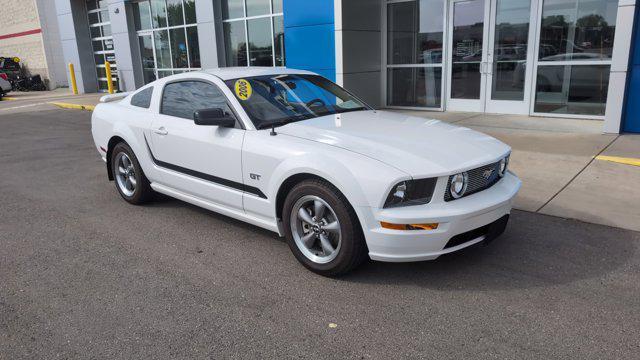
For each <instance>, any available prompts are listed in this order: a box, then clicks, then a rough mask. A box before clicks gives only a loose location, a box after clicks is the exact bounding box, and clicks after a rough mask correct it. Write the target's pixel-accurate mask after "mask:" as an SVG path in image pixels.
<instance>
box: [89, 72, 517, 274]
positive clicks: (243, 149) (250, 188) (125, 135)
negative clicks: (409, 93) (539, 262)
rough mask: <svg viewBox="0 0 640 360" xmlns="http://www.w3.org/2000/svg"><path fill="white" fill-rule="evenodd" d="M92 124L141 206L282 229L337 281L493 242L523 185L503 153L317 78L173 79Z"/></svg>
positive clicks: (116, 98) (112, 105)
mask: <svg viewBox="0 0 640 360" xmlns="http://www.w3.org/2000/svg"><path fill="white" fill-rule="evenodd" d="M91 125H92V134H93V138H94V141H95V144H96V147H97V149H98V151H99V152H100V155H101V156H102V158H103V160H104V161H105V162H106V164H107V173H108V177H109V179H110V180H115V185H116V189H117V190H118V192H119V193H120V195H121V196H122V197H123V198H124V199H125V200H126V201H128V202H129V203H132V204H142V203H144V202H145V201H148V200H149V199H151V198H152V195H153V194H154V192H158V193H163V194H166V195H168V196H171V197H174V198H177V199H180V200H183V201H186V202H189V203H192V204H195V205H198V206H201V207H204V208H207V209H210V210H212V211H215V212H218V213H221V214H224V215H227V216H230V217H233V218H236V219H240V220H243V221H246V222H248V223H251V224H254V225H257V226H260V227H263V228H266V229H269V230H272V231H274V232H277V233H278V234H279V235H280V236H285V237H286V239H287V242H288V244H289V247H290V248H291V251H292V252H293V254H294V255H295V257H296V258H297V259H298V260H299V261H300V262H301V263H302V264H303V265H304V266H306V267H307V268H309V269H310V270H312V271H315V272H317V273H319V274H322V275H326V276H335V275H339V274H343V273H346V272H348V271H350V270H351V269H353V268H355V267H356V266H358V265H359V264H360V263H361V262H362V261H363V260H364V259H365V258H366V256H367V255H368V256H369V257H370V258H371V259H373V260H379V261H392V262H401V261H419V260H430V259H435V258H437V257H438V256H440V255H442V254H446V253H450V252H453V251H456V250H460V249H462V248H465V247H467V246H470V245H473V244H476V243H479V242H483V241H484V242H488V241H490V240H492V239H494V238H495V237H497V236H498V235H500V234H501V233H502V232H503V231H504V229H505V226H506V224H507V220H508V217H509V213H510V211H511V206H512V202H513V198H514V196H515V195H516V193H517V192H518V189H519V188H520V184H521V182H520V180H519V179H518V178H517V177H516V176H515V175H514V174H513V173H511V172H510V171H508V170H507V165H508V163H509V154H510V148H509V147H508V146H507V145H505V144H504V143H502V142H500V141H498V140H496V139H494V138H492V137H490V136H487V135H484V134H481V133H478V132H476V131H473V130H470V129H467V128H463V127H456V126H452V125H449V124H446V123H443V122H440V121H437V120H428V119H423V118H419V117H412V116H407V115H402V114H397V113H392V112H386V111H377V110H373V109H372V108H370V107H369V106H368V105H366V104H365V103H364V102H362V101H361V100H359V99H358V98H356V97H355V96H353V95H352V94H350V93H349V92H348V91H346V90H344V89H343V88H341V87H339V86H338V85H336V84H334V83H332V82H331V81H329V80H327V79H325V78H323V77H321V76H319V75H317V74H314V73H311V72H308V71H300V70H292V69H283V68H246V67H243V68H224V69H215V70H206V71H198V72H190V73H185V74H179V75H174V76H169V77H166V78H162V79H159V80H156V81H154V82H152V83H150V84H148V85H146V86H144V87H142V88H140V89H139V90H137V91H135V92H133V93H131V94H120V95H108V96H105V97H103V98H102V99H101V103H100V104H98V106H97V107H96V109H95V110H94V112H93V116H92V119H91Z"/></svg>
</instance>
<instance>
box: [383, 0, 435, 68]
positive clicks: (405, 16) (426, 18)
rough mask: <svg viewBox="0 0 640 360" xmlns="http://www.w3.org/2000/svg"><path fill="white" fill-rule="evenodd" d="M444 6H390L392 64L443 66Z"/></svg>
mask: <svg viewBox="0 0 640 360" xmlns="http://www.w3.org/2000/svg"><path fill="white" fill-rule="evenodd" d="M444 3H445V2H444V1H443V0H420V1H410V2H401V3H392V4H389V6H388V15H387V29H388V30H387V42H388V43H387V62H388V64H439V63H442V41H443V40H442V39H443V37H442V34H443V26H444V25H443V19H444Z"/></svg>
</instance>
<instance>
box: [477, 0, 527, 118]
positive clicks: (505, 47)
mask: <svg viewBox="0 0 640 360" xmlns="http://www.w3.org/2000/svg"><path fill="white" fill-rule="evenodd" d="M490 12H491V19H490V22H489V24H490V26H489V28H490V29H491V32H490V34H489V43H488V45H489V46H488V47H489V51H487V66H486V67H485V70H486V71H487V100H486V107H485V111H486V112H488V113H508V114H528V113H529V99H530V91H531V78H532V76H531V70H532V69H531V68H529V69H528V68H527V66H526V64H527V62H529V64H531V62H532V61H533V56H532V53H533V52H532V51H530V49H529V46H530V45H529V44H532V43H533V42H534V40H533V37H530V34H534V33H535V30H534V29H530V24H531V23H533V22H532V21H531V13H532V11H531V0H492V1H491V10H490ZM533 13H535V12H533ZM530 54H531V55H530Z"/></svg>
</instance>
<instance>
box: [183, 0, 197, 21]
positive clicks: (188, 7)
mask: <svg viewBox="0 0 640 360" xmlns="http://www.w3.org/2000/svg"><path fill="white" fill-rule="evenodd" d="M184 21H185V23H186V24H195V23H196V2H195V0H184Z"/></svg>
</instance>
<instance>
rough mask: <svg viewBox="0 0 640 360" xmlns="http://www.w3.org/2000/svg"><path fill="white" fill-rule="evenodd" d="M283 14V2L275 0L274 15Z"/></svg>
mask: <svg viewBox="0 0 640 360" xmlns="http://www.w3.org/2000/svg"><path fill="white" fill-rule="evenodd" d="M281 12H282V0H273V13H274V14H279V13H281Z"/></svg>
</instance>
